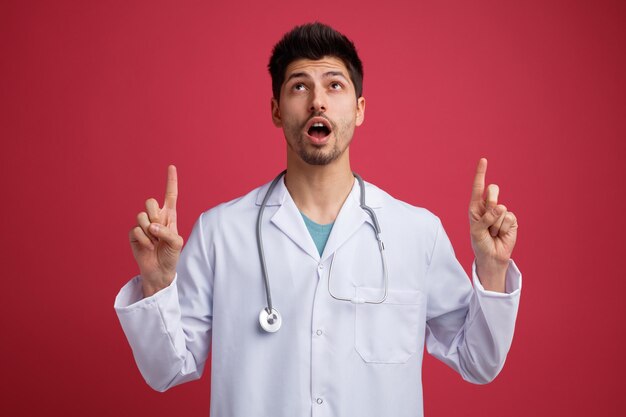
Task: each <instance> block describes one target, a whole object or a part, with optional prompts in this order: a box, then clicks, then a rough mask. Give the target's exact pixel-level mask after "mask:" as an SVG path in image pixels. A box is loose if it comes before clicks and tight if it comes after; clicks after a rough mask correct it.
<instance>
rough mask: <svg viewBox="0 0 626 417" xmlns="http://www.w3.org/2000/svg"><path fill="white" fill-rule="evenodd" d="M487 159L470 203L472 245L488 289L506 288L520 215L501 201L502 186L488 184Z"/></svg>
mask: <svg viewBox="0 0 626 417" xmlns="http://www.w3.org/2000/svg"><path fill="white" fill-rule="evenodd" d="M486 173H487V160H486V159H485V158H482V159H481V160H480V161H479V162H478V168H477V169H476V177H475V178H474V185H473V187H472V199H471V201H470V206H469V220H470V234H471V238H472V249H473V250H474V255H475V256H476V272H477V274H478V277H479V279H480V282H481V284H482V285H483V287H484V288H485V289H486V290H491V291H498V292H505V275H506V270H507V268H508V265H509V259H511V253H512V252H513V247H515V241H516V239H517V219H516V217H515V215H514V214H513V213H512V212H510V211H508V210H507V208H506V207H505V206H504V205H502V204H498V194H499V192H500V189H499V188H498V186H497V185H495V184H490V185H489V186H488V187H487V193H486V195H485V196H484V197H483V195H484V194H485V175H486Z"/></svg>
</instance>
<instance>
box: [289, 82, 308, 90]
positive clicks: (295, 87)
mask: <svg viewBox="0 0 626 417" xmlns="http://www.w3.org/2000/svg"><path fill="white" fill-rule="evenodd" d="M292 88H293V90H294V91H304V90H305V89H306V86H305V85H304V84H302V83H297V84H294V85H293V87H292Z"/></svg>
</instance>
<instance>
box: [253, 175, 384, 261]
mask: <svg viewBox="0 0 626 417" xmlns="http://www.w3.org/2000/svg"><path fill="white" fill-rule="evenodd" d="M365 187H366V190H367V191H366V198H367V201H366V203H367V204H368V205H369V206H370V207H372V208H374V209H379V208H380V207H381V205H380V202H381V198H380V192H381V191H380V190H379V189H378V188H376V187H375V186H372V185H370V184H366V185H365ZM268 188H269V184H267V185H265V186H263V187H261V189H260V190H259V194H258V195H257V200H256V204H257V205H258V206H260V205H261V202H262V201H263V197H265V193H267V190H268ZM360 196H361V191H360V188H359V183H358V181H356V180H355V181H354V185H353V186H352V190H351V191H350V194H349V195H348V198H346V201H345V202H344V204H343V206H342V207H341V210H340V211H339V215H338V216H337V219H336V220H335V224H334V225H333V229H332V231H331V233H330V236H329V237H328V242H327V243H326V247H325V248H324V252H323V253H322V256H321V260H325V259H326V258H328V257H329V256H330V255H331V254H333V253H334V252H335V251H336V250H337V249H339V248H340V247H341V245H343V244H344V243H345V242H346V241H347V240H348V239H349V238H350V237H351V236H352V235H353V234H354V233H355V232H356V231H357V230H358V229H359V227H361V226H362V225H363V223H364V222H369V223H370V224H371V223H372V220H371V219H370V217H369V215H368V214H367V213H366V212H365V210H363V209H362V208H361V206H360ZM271 206H280V207H278V210H276V212H275V213H274V215H273V216H272V217H271V220H270V221H271V223H272V224H274V225H275V226H276V227H278V229H280V231H281V232H283V233H284V234H285V235H286V236H287V237H289V239H291V240H292V241H293V242H294V243H295V244H296V245H298V247H300V249H302V250H303V251H304V252H305V253H306V254H307V255H309V256H310V257H311V258H313V259H314V260H315V261H317V262H319V261H320V256H319V253H318V251H317V247H316V246H315V243H314V242H313V239H312V238H311V235H310V233H309V231H308V229H307V228H306V225H305V224H304V220H303V219H302V215H301V214H300V211H299V210H298V207H297V206H296V204H295V203H294V201H293V199H292V198H291V195H290V194H289V191H288V190H287V187H286V186H285V182H284V179H283V180H281V181H279V182H278V184H276V188H275V189H274V191H273V192H272V195H271V196H270V198H269V199H268V201H267V207H271ZM268 214H269V213H268ZM368 227H369V226H368Z"/></svg>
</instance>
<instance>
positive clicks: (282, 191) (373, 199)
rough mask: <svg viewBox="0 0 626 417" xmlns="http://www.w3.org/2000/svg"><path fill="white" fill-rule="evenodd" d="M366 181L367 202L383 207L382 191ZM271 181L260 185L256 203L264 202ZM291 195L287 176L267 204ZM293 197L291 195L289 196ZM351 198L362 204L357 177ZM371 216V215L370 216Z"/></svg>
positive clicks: (281, 202) (273, 204)
mask: <svg viewBox="0 0 626 417" xmlns="http://www.w3.org/2000/svg"><path fill="white" fill-rule="evenodd" d="M364 183H365V204H366V205H368V206H370V207H371V208H381V207H382V191H381V189H380V188H378V187H376V186H375V185H373V184H370V183H368V182H367V181H364ZM270 184H271V182H268V183H267V184H265V185H262V186H261V187H259V192H258V193H257V196H256V205H257V206H260V205H261V203H263V198H265V194H267V190H268V189H269V188H270ZM287 195H289V191H288V190H287V186H286V185H285V177H284V176H283V178H282V179H281V180H280V181H279V182H278V184H276V187H275V188H274V191H272V195H270V197H269V198H268V200H267V203H266V204H265V205H266V206H268V207H270V206H280V205H282V204H283V202H284V201H285V197H286V196H287ZM289 197H291V196H289ZM348 197H349V198H352V199H354V201H356V203H357V205H359V207H360V206H361V189H360V187H359V182H358V181H357V179H356V178H355V179H354V184H353V185H352V190H351V191H350V195H349V196H348ZM344 204H345V203H344ZM368 217H369V216H368Z"/></svg>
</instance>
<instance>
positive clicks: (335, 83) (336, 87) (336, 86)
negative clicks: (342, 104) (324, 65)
mask: <svg viewBox="0 0 626 417" xmlns="http://www.w3.org/2000/svg"><path fill="white" fill-rule="evenodd" d="M342 88H343V84H341V83H340V82H338V81H333V82H332V83H330V89H331V90H341V89H342Z"/></svg>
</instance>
